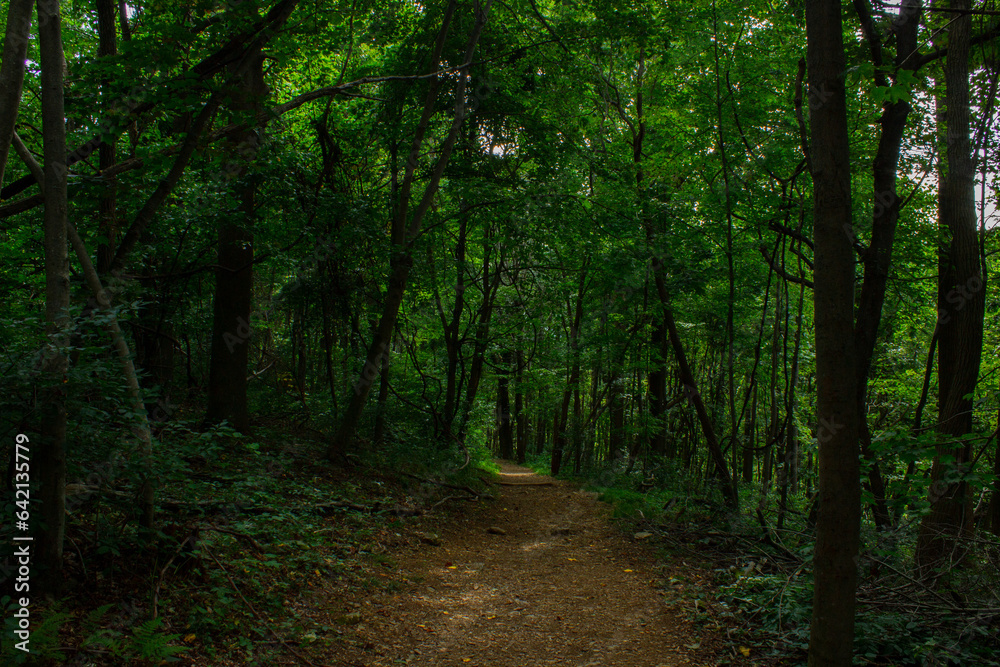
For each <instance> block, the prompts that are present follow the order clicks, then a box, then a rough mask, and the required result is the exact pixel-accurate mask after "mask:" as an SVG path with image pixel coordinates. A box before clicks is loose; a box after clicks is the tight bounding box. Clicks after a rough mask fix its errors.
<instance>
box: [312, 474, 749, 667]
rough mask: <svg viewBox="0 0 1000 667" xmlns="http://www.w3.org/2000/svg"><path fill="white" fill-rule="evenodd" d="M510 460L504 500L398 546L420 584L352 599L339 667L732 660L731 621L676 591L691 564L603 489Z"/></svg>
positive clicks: (478, 506) (649, 666)
mask: <svg viewBox="0 0 1000 667" xmlns="http://www.w3.org/2000/svg"><path fill="white" fill-rule="evenodd" d="M501 466H502V472H501V476H500V479H501V482H502V483H503V485H502V486H498V487H497V490H498V492H499V497H498V498H497V500H494V501H484V502H479V503H466V504H464V505H465V506H464V507H462V508H461V511H458V509H456V511H455V512H454V513H453V514H452V516H453V518H451V519H449V520H442V518H441V517H437V518H436V519H434V520H433V523H431V522H428V524H427V528H428V530H434V531H435V533H436V534H435V535H434V536H428V535H425V537H426V538H428V540H429V541H431V542H436V541H437V539H436V538H437V537H439V538H440V544H439V545H433V544H425V543H422V544H420V545H419V546H410V547H409V548H408V549H405V550H403V551H402V552H401V553H396V554H393V555H394V557H395V558H396V559H397V560H398V565H399V567H400V568H401V570H402V572H403V573H405V576H406V578H407V579H408V580H409V581H410V582H412V583H410V584H408V585H405V586H404V587H403V588H402V589H401V590H397V591H395V592H385V591H383V592H380V593H375V594H373V595H370V596H368V597H366V598H363V599H361V600H359V601H354V602H351V601H340V602H341V603H342V604H344V607H343V609H344V611H350V610H352V609H354V610H356V612H355V618H359V619H360V622H358V624H357V625H352V626H349V627H348V628H345V633H344V634H345V635H346V636H345V637H344V639H345V640H347V641H344V642H343V643H342V644H341V645H340V647H339V648H338V649H337V650H335V652H334V655H332V656H330V657H331V658H332V661H331V664H345V665H365V666H366V667H379V666H382V665H400V664H411V665H421V666H427V667H431V666H438V665H440V666H442V667H444V666H452V665H454V666H456V667H458V666H463V667H465V666H472V667H475V666H479V667H526V666H533V665H578V666H581V667H583V666H587V667H589V666H595V667H596V666H598V665H601V666H608V667H612V666H622V667H625V666H628V667H658V666H660V665H714V664H730V662H729V661H730V660H731V659H732V657H733V656H732V655H731V653H730V651H731V649H729V648H727V647H725V646H724V645H723V644H724V639H725V631H724V629H723V628H720V627H718V626H714V629H709V628H707V627H698V625H696V624H694V623H692V622H691V621H689V620H686V619H685V615H684V613H683V612H682V610H681V609H680V608H679V605H682V604H683V605H688V607H689V608H691V609H693V608H694V607H692V606H691V605H692V604H693V601H692V600H690V599H687V600H685V599H684V598H683V597H682V596H681V595H679V594H677V593H676V592H675V591H673V590H666V591H665V590H663V588H662V585H663V580H664V578H665V577H667V576H669V575H670V574H672V573H674V572H675V571H676V570H677V568H678V567H681V568H683V564H679V563H674V564H672V565H666V566H665V565H663V564H662V563H660V564H658V563H657V560H656V558H655V550H654V548H653V547H652V546H651V545H649V544H648V543H647V542H646V541H637V540H634V539H633V537H632V536H630V535H625V534H623V533H622V532H621V530H620V529H619V528H616V527H615V526H614V525H613V524H612V523H611V522H610V521H609V512H610V509H609V508H608V506H607V505H605V504H603V503H601V502H598V501H597V500H596V498H595V494H593V493H587V492H584V491H580V490H578V489H576V487H574V486H572V485H571V484H568V483H565V482H560V481H554V480H552V479H550V478H547V477H541V476H539V475H536V474H534V473H532V471H531V470H529V469H528V468H523V467H520V466H516V465H512V464H508V463H502V464H501ZM514 484H517V485H514ZM668 567H669V568H670V571H669V572H668V571H667V570H665V569H664V568H668ZM331 603H332V604H333V605H336V604H337V603H338V601H336V600H329V601H328V604H331ZM352 635H353V636H352Z"/></svg>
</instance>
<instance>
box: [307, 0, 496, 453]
mask: <svg viewBox="0 0 1000 667" xmlns="http://www.w3.org/2000/svg"><path fill="white" fill-rule="evenodd" d="M491 2H492V0H486V2H485V3H483V4H482V5H481V6H479V5H477V11H476V12H475V14H476V22H475V25H474V26H473V28H472V31H471V32H470V34H469V38H468V40H467V42H466V45H465V53H464V54H463V60H462V62H463V63H471V62H472V57H473V55H474V54H475V51H476V46H477V45H478V43H479V38H480V35H482V31H483V28H484V27H485V25H486V18H487V16H488V14H489V8H490V4H491ZM455 4H456V3H455V2H451V3H449V5H448V8H447V9H446V10H445V18H444V23H443V25H442V27H441V30H440V31H439V33H438V38H437V41H436V42H435V47H434V54H433V57H432V59H431V67H432V69H433V70H436V69H437V68H438V66H439V60H440V55H441V51H442V49H443V48H444V42H445V38H446V37H447V35H448V28H449V25H450V23H451V17H452V15H453V14H454V11H455ZM468 78H469V77H468V72H467V71H465V70H463V71H462V72H461V74H460V75H459V76H458V85H457V86H456V90H455V113H454V115H453V118H452V122H451V127H450V128H449V130H448V135H447V137H446V138H445V140H444V141H443V142H442V144H441V146H440V147H439V152H438V159H437V162H436V163H435V165H434V169H433V170H432V172H431V176H430V181H429V182H428V184H427V187H426V188H425V189H424V193H423V195H422V197H421V199H420V202H419V203H418V205H417V206H416V207H415V209H414V211H413V213H412V214H410V213H408V208H409V203H410V190H411V188H412V185H413V174H414V170H415V168H416V167H417V165H418V163H419V157H420V151H421V146H422V145H423V138H424V134H425V133H426V131H427V127H428V125H429V123H430V119H431V116H432V115H433V113H434V111H435V106H436V102H437V97H438V96H437V93H438V88H439V86H440V78H436V79H434V80H433V81H432V83H431V87H430V90H429V91H428V95H427V98H426V100H425V102H424V109H423V114H422V116H421V119H420V124H419V125H418V128H417V133H416V135H415V137H414V141H413V145H412V147H411V150H410V158H409V160H408V161H407V166H406V174H405V175H404V178H403V185H402V187H401V190H400V195H399V197H400V201H399V206H398V209H397V210H398V212H397V215H396V218H395V219H394V221H393V229H392V234H393V238H392V246H393V250H392V258H391V260H390V266H391V267H392V268H391V271H390V277H389V289H388V290H387V293H386V300H385V305H384V307H383V309H382V316H381V318H380V320H379V325H378V328H377V330H376V334H375V338H374V339H373V340H372V343H371V346H370V347H369V349H368V354H367V358H366V359H365V365H364V367H363V369H362V371H361V379H360V380H359V381H358V382H356V383H355V385H354V387H355V390H354V395H353V396H352V397H351V403H350V405H348V407H347V411H346V413H345V415H344V419H343V421H342V422H341V424H340V428H338V429H337V433H336V435H335V436H334V437H333V439H332V440H331V441H330V444H329V446H328V447H327V453H326V455H327V458H330V459H333V458H335V457H336V456H338V455H340V454H342V453H344V452H346V451H347V449H348V448H349V447H350V446H351V444H352V442H353V440H354V434H355V432H356V431H357V426H358V422H359V421H360V419H361V412H362V410H364V407H365V403H367V401H368V395H369V393H371V384H372V383H371V380H366V377H367V376H368V375H369V374H371V375H373V376H374V374H377V372H378V371H377V369H378V367H379V364H378V361H379V359H380V358H381V356H382V354H383V353H384V351H385V350H386V349H387V347H388V343H389V339H390V338H391V337H392V333H393V330H394V328H395V326H396V318H397V316H398V315H399V306H400V304H402V301H403V293H404V292H405V290H406V281H407V278H408V277H409V274H410V268H411V267H412V266H413V257H412V254H411V251H412V244H413V241H414V240H415V239H416V238H417V236H418V235H419V233H420V228H421V225H422V223H423V218H424V215H425V214H426V213H427V211H428V210H429V209H430V206H431V203H432V202H433V200H434V196H435V194H436V193H437V189H438V185H439V184H440V182H441V177H442V176H443V175H444V170H445V167H446V166H447V165H448V160H449V159H450V158H451V152H452V149H453V148H454V146H455V140H456V139H457V138H458V132H459V129H460V128H461V126H462V122H463V121H464V120H465V115H466V106H465V91H466V86H467V83H468Z"/></svg>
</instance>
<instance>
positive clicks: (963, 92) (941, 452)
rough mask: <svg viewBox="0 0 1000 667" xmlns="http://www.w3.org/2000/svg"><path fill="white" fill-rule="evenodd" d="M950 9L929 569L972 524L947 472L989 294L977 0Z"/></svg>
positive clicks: (957, 452) (960, 450) (920, 559)
mask: <svg viewBox="0 0 1000 667" xmlns="http://www.w3.org/2000/svg"><path fill="white" fill-rule="evenodd" d="M951 7H952V9H954V10H955V12H956V16H955V17H954V18H952V19H951V21H950V28H949V30H948V55H947V56H946V59H945V67H944V76H945V82H944V83H945V114H944V126H945V127H944V130H945V132H944V133H943V134H944V136H945V137H946V141H947V149H946V162H945V163H944V164H943V165H942V168H941V173H940V184H939V188H940V189H939V194H938V225H939V227H940V228H941V232H942V237H943V243H942V245H941V248H940V251H939V259H938V314H939V317H938V432H939V433H940V434H941V435H942V436H943V439H944V441H945V442H944V443H942V444H941V445H939V446H938V448H937V456H936V457H935V459H934V464H933V467H932V469H931V482H932V483H931V486H930V492H929V493H930V502H931V511H930V513H929V514H927V515H926V516H925V517H924V519H923V521H922V522H921V525H920V536H919V539H918V541H917V564H918V566H919V568H920V571H921V573H922V574H924V575H931V574H932V573H933V571H934V570H935V569H940V568H943V567H945V566H946V564H947V559H948V558H949V557H950V556H951V554H952V553H953V549H954V547H955V542H956V540H957V539H958V538H959V537H960V536H961V535H962V534H963V533H965V532H967V531H968V530H971V527H972V494H971V493H970V489H969V486H968V484H967V483H966V482H964V481H958V482H953V481H946V480H945V477H946V476H949V473H950V472H951V469H952V468H953V466H958V467H959V470H960V471H962V472H967V470H966V468H967V466H968V465H969V463H970V461H971V460H972V445H971V443H970V442H969V441H968V440H962V438H963V436H965V435H967V434H969V433H971V432H972V407H973V401H972V395H973V392H975V390H976V384H977V382H978V381H979V364H980V360H981V357H982V348H983V313H984V312H985V299H986V291H985V289H983V288H984V286H985V285H984V277H983V267H982V264H981V262H980V249H979V236H978V233H977V231H978V230H977V219H976V199H975V163H974V161H973V157H972V146H971V141H970V136H969V127H970V121H969V114H970V109H969V101H970V100H969V46H970V37H971V28H972V16H971V15H970V13H969V10H970V8H971V3H970V2H969V0H954V1H953V2H952V3H951ZM941 134H942V133H939V136H941ZM949 461H950V463H949Z"/></svg>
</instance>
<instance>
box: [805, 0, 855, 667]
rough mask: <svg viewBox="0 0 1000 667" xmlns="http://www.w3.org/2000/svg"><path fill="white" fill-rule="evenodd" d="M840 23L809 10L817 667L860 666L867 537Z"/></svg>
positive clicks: (813, 6)
mask: <svg viewBox="0 0 1000 667" xmlns="http://www.w3.org/2000/svg"><path fill="white" fill-rule="evenodd" d="M840 14H841V3H840V2H839V1H838V0H807V2H806V39H807V47H806V55H807V66H808V73H809V93H810V95H809V96H810V110H811V113H810V116H809V136H810V147H809V151H810V158H811V169H812V176H813V230H814V231H813V233H814V243H815V269H814V276H815V288H814V290H813V299H814V311H815V322H816V385H817V386H816V421H817V434H816V435H817V441H818V443H819V516H818V519H817V524H816V547H815V555H814V558H813V568H814V570H813V571H814V582H815V583H814V592H813V613H812V623H811V626H810V633H809V665H810V666H811V667H845V666H847V665H850V664H851V663H852V654H853V646H854V607H855V594H856V587H857V577H858V573H857V562H856V557H857V555H858V546H859V543H860V532H861V524H860V522H861V484H860V477H859V476H860V472H861V471H860V463H859V452H858V403H857V392H856V387H857V374H856V371H855V352H854V345H853V333H854V322H853V320H854V250H853V247H852V239H853V229H852V219H851V172H850V154H849V149H848V146H849V140H848V133H847V98H846V91H845V88H844V85H845V83H844V70H845V57H844V43H843V30H842V26H841V18H840Z"/></svg>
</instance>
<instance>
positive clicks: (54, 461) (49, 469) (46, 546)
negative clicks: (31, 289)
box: [32, 0, 69, 593]
mask: <svg viewBox="0 0 1000 667" xmlns="http://www.w3.org/2000/svg"><path fill="white" fill-rule="evenodd" d="M38 40H39V52H40V56H41V58H40V59H41V66H42V74H41V88H42V143H43V149H42V151H43V155H44V161H45V164H44V173H45V176H44V177H45V183H44V189H43V197H44V203H45V213H44V229H45V234H44V236H45V240H44V243H45V324H46V327H45V328H46V334H47V335H48V342H47V343H46V346H45V349H44V351H43V354H42V377H43V378H44V383H43V389H42V392H41V397H40V398H41V420H42V422H41V440H40V442H39V443H38V447H37V448H36V449H35V452H34V455H33V457H32V459H33V461H34V463H35V469H36V470H37V471H38V479H39V480H40V481H41V489H40V493H39V500H40V501H41V503H40V505H41V508H40V517H39V519H40V521H39V524H40V525H43V526H44V531H43V532H42V533H41V534H40V535H39V536H38V540H37V542H36V545H37V552H36V553H37V556H38V560H37V563H38V567H39V578H38V584H39V588H41V589H42V590H43V591H46V592H49V593H58V591H59V590H60V588H61V587H62V578H63V574H62V561H63V537H64V533H65V529H66V393H65V389H64V388H63V382H64V381H65V379H66V372H67V370H68V367H67V359H66V356H65V347H66V345H67V343H68V341H67V338H66V333H65V332H66V329H67V327H68V326H69V313H68V310H67V309H68V308H69V257H68V254H67V251H66V235H67V233H66V224H67V195H66V177H67V167H66V120H65V119H66V115H65V113H64V101H63V99H64V98H63V65H64V60H63V44H62V27H61V17H60V15H59V2H58V0H39V2H38ZM39 185H42V184H39Z"/></svg>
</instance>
